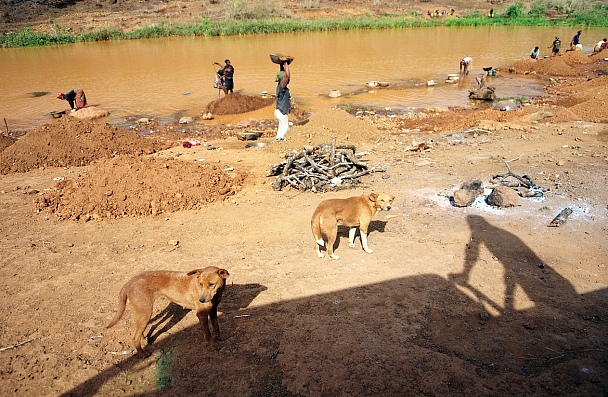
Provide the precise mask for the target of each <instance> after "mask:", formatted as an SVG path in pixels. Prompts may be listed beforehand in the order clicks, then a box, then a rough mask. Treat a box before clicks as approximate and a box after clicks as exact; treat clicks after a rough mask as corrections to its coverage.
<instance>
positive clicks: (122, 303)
mask: <svg viewBox="0 0 608 397" xmlns="http://www.w3.org/2000/svg"><path fill="white" fill-rule="evenodd" d="M118 299H119V302H118V312H117V313H116V315H115V316H114V318H113V319H112V321H110V324H108V326H107V327H106V328H112V327H113V326H114V325H116V323H117V322H118V321H119V320H120V319H121V318H122V315H123V314H124V312H125V307H126V306H127V289H126V288H124V287H123V288H122V289H121V290H120V294H119V295H118Z"/></svg>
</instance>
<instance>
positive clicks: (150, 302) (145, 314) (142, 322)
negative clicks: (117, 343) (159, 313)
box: [131, 298, 154, 357]
mask: <svg viewBox="0 0 608 397" xmlns="http://www.w3.org/2000/svg"><path fill="white" fill-rule="evenodd" d="M131 303H132V304H133V309H134V311H135V327H136V328H135V334H134V335H133V346H134V347H135V350H137V354H139V356H140V357H147V355H146V354H145V352H144V349H142V347H141V341H142V339H143V336H144V331H145V330H146V327H147V326H148V323H149V322H150V319H151V318H152V308H153V306H154V299H147V298H146V299H144V301H138V300H137V299H135V300H133V299H131Z"/></svg>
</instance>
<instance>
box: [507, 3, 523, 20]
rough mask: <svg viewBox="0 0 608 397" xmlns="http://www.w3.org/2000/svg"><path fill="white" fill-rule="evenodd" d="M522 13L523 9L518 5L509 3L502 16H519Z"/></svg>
mask: <svg viewBox="0 0 608 397" xmlns="http://www.w3.org/2000/svg"><path fill="white" fill-rule="evenodd" d="M522 14H523V11H522V10H521V8H520V7H519V6H516V5H510V6H509V8H507V11H505V13H504V15H503V17H504V18H520V17H521V16H522Z"/></svg>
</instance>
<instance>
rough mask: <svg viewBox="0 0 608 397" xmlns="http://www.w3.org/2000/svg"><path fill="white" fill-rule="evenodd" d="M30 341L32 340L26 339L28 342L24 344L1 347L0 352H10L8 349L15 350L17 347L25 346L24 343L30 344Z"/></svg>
mask: <svg viewBox="0 0 608 397" xmlns="http://www.w3.org/2000/svg"><path fill="white" fill-rule="evenodd" d="M31 341H33V339H28V340H26V341H25V342H20V343H17V344H16V345H12V346H7V347H3V348H2V349H0V352H3V351H5V350H10V349H16V348H18V347H19V346H23V345H25V344H26V343H30V342H31Z"/></svg>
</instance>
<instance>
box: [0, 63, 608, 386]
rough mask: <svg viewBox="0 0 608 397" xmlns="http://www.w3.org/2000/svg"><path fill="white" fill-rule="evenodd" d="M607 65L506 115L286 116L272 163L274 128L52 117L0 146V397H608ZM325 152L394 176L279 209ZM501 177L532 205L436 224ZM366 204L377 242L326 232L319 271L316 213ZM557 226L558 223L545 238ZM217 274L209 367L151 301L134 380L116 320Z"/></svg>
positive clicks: (126, 334)
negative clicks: (153, 296) (145, 275)
mask: <svg viewBox="0 0 608 397" xmlns="http://www.w3.org/2000/svg"><path fill="white" fill-rule="evenodd" d="M581 57H582V58H581ZM598 59H601V57H600V55H596V56H592V57H585V56H583V55H582V54H580V53H566V54H564V55H562V56H560V57H559V58H557V59H545V60H541V61H540V62H536V63H532V62H531V61H527V60H526V61H521V62H520V63H517V64H515V65H512V66H510V67H509V68H504V69H505V70H507V69H512V70H513V72H517V73H537V74H541V75H546V76H547V82H548V86H547V91H548V92H550V93H552V94H554V95H553V96H551V97H548V98H544V99H542V100H541V99H538V100H534V101H529V102H525V103H524V104H523V105H522V106H521V107H520V108H519V109H518V110H516V111H506V112H501V111H498V110H493V109H488V110H462V109H460V110H453V111H444V112H439V111H437V110H436V109H421V110H420V112H418V113H416V114H413V115H383V114H375V113H373V112H363V113H361V114H359V115H358V116H357V117H355V116H353V115H351V114H348V113H346V112H345V111H343V110H340V109H324V110H321V111H318V112H315V113H313V114H311V115H308V114H307V113H306V109H298V110H297V114H296V115H295V116H296V117H294V118H292V120H296V121H298V122H297V123H296V124H299V125H295V126H293V127H292V128H291V129H290V131H289V132H288V133H287V141H285V142H279V143H270V142H269V141H270V140H271V139H272V138H273V137H274V129H275V128H276V125H275V124H274V121H273V120H248V121H246V122H240V123H237V124H236V125H234V126H232V125H230V124H214V125H212V126H209V125H208V124H199V123H193V124H189V125H185V126H184V125H157V124H155V123H157V121H155V120H148V121H146V122H143V123H142V125H140V126H139V127H137V128H134V129H131V130H121V129H117V128H115V127H112V126H109V125H107V124H104V123H97V122H95V121H84V120H77V119H75V118H72V117H69V116H66V117H64V118H61V119H57V120H52V121H51V122H49V123H48V124H45V125H43V126H41V127H39V128H37V129H35V130H32V131H30V132H28V133H27V134H25V135H24V136H21V137H19V138H18V139H13V138H9V137H2V139H1V140H0V148H1V150H2V151H1V152H0V170H1V173H0V174H1V175H0V197H1V198H2V199H1V200H0V230H2V234H1V240H0V248H1V252H2V255H1V256H0V275H1V279H2V288H1V289H0V301H1V302H2V303H1V308H2V311H1V312H2V314H3V321H2V322H0V349H1V350H0V379H1V382H0V394H2V395H14V396H31V395H45V396H52V395H64V396H93V395H100V396H119V395H128V396H151V395H158V396H164V395H167V396H169V395H170V396H193V395H194V396H337V395H341V396H345V395H350V396H402V395H424V396H439V395H463V396H464V395H483V396H494V395H546V396H588V395H595V396H601V395H607V394H608V365H607V364H608V353H607V352H606V349H607V343H608V309H607V307H608V306H607V303H608V302H607V301H608V286H607V284H608V275H607V273H606V259H605V258H606V257H607V255H608V241H607V238H606V236H607V232H608V230H607V229H608V227H607V226H606V225H608V223H607V217H608V206H607V203H608V183H607V182H608V180H607V179H608V113H607V107H606V101H607V100H608V84H607V78H608V77H606V75H605V74H606V66H604V65H605V63H601V62H600V63H599V64H598V63H597V60H598ZM560 67H561V69H562V71H561V72H559V71H558V72H555V70H557V69H558V68H560ZM602 68H603V69H602ZM564 70H565V72H564ZM571 71H574V73H572V72H571ZM549 78H551V79H552V80H549ZM226 98H227V99H225V100H226V101H229V100H235V101H243V100H245V101H246V98H238V97H236V96H235V97H232V98H231V96H228V97H226ZM237 107H238V106H237ZM308 116H310V117H308ZM150 125H154V128H153V129H154V131H155V132H154V133H152V134H147V133H146V131H149V129H150ZM248 129H255V130H260V131H263V132H264V135H263V136H262V137H261V138H260V140H259V141H260V142H265V143H268V145H267V146H265V147H262V148H246V147H245V145H246V142H243V141H240V140H238V139H236V137H235V134H236V133H237V132H239V131H244V130H248ZM333 138H335V139H336V142H337V143H338V144H348V145H355V146H356V148H357V152H360V153H361V154H362V155H363V156H362V159H363V160H365V161H366V162H367V163H368V164H369V165H370V166H374V165H382V166H385V167H386V172H382V173H374V174H370V175H367V176H365V177H363V178H362V180H361V184H360V185H359V186H358V187H357V188H355V189H344V190H339V189H338V190H337V191H335V192H328V193H316V194H315V193H311V192H309V191H297V190H288V189H284V190H282V191H274V190H273V189H272V188H271V183H272V181H273V178H272V177H267V176H266V175H267V172H268V167H269V166H272V165H275V164H277V163H279V162H281V161H283V159H284V156H285V154H286V153H293V152H294V151H299V150H301V149H302V148H303V147H304V146H305V145H317V144H322V143H329V142H330V141H331V140H332V139H333ZM185 141H188V142H194V143H197V142H196V141H198V142H200V145H196V144H195V145H194V146H192V147H190V148H186V147H184V145H183V143H184V142H185ZM420 143H424V145H422V146H420ZM417 148H425V149H424V150H423V151H417V150H416V149H417ZM509 168H510V170H511V171H512V172H513V173H515V174H517V175H520V176H523V175H527V176H529V177H530V178H532V179H533V180H534V181H535V183H536V184H537V185H538V186H540V187H541V188H542V189H543V190H544V199H530V198H519V204H518V205H517V206H516V207H512V208H496V207H491V206H489V205H487V204H485V202H484V200H483V198H480V199H478V200H477V201H476V202H475V203H474V204H473V205H471V206H469V207H464V208H459V207H455V206H453V205H452V204H451V197H452V195H453V194H454V192H455V191H456V190H457V189H458V188H459V187H460V185H461V184H462V183H463V182H468V181H470V180H472V179H480V180H481V181H482V182H483V184H484V186H485V187H486V188H487V190H488V191H489V190H490V189H489V188H491V184H490V180H491V179H492V177H493V176H495V175H497V174H504V173H506V172H507V171H508V169H509ZM372 191H376V192H387V193H391V194H393V195H395V197H396V199H395V202H394V207H393V209H392V210H391V211H390V212H382V213H380V214H378V215H377V216H376V217H375V220H374V221H373V222H372V225H371V232H370V235H369V244H370V246H371V248H373V249H374V253H372V254H367V253H365V252H364V251H363V250H362V249H361V244H360V241H359V240H357V242H356V246H355V249H349V248H348V243H347V238H348V230H347V229H343V228H341V229H340V230H339V235H340V237H339V241H338V246H337V247H336V253H337V254H338V255H340V256H341V259H340V260H339V261H332V260H330V259H328V258H324V259H319V258H318V257H317V256H316V254H315V252H314V242H313V238H312V234H311V232H310V217H311V215H312V212H313V211H314V208H315V207H316V205H317V204H318V203H319V202H320V201H321V200H324V199H327V198H337V197H348V196H351V195H359V194H364V193H369V192H372ZM564 208H570V209H572V211H573V212H572V215H571V216H570V218H569V219H568V220H567V222H566V223H565V224H564V225H562V226H560V227H549V226H548V225H549V223H550V222H551V220H552V219H553V218H554V217H555V216H556V215H558V213H560V211H561V210H562V209H564ZM209 265H215V266H219V267H222V268H225V269H227V270H228V271H229V272H230V277H229V279H228V282H229V285H228V287H227V289H226V291H225V294H224V298H223V300H222V302H221V304H220V306H219V309H220V312H221V313H220V318H219V322H220V327H221V330H222V341H221V342H220V343H219V349H218V350H208V349H207V348H206V347H205V346H204V344H203V340H202V334H201V332H200V329H199V326H198V322H197V319H196V316H195V315H194V314H192V313H190V314H188V313H187V312H186V311H184V310H182V309H181V308H179V307H176V306H175V305H172V304H168V302H167V301H166V300H164V299H159V300H158V301H157V303H156V306H155V312H154V316H155V319H154V320H153V322H152V328H151V331H150V339H149V342H150V346H148V348H149V349H150V351H151V352H152V355H151V356H150V357H148V358H146V359H140V358H138V357H137V356H134V355H133V348H132V345H131V342H130V340H131V337H132V333H133V332H134V320H133V312H132V310H131V309H130V308H128V309H127V311H126V313H125V316H124V317H123V319H122V320H121V321H120V322H119V323H118V324H117V325H116V326H115V327H113V328H112V329H106V328H105V326H106V325H107V324H108V323H109V321H110V320H111V319H112V317H113V316H114V314H115V311H116V308H117V304H118V292H119V290H120V288H121V286H122V285H123V284H124V283H125V282H126V281H127V280H129V278H131V277H132V276H133V275H135V274H136V273H137V272H139V271H144V270H155V269H173V270H185V271H189V270H192V269H196V268H201V267H205V266H209Z"/></svg>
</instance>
